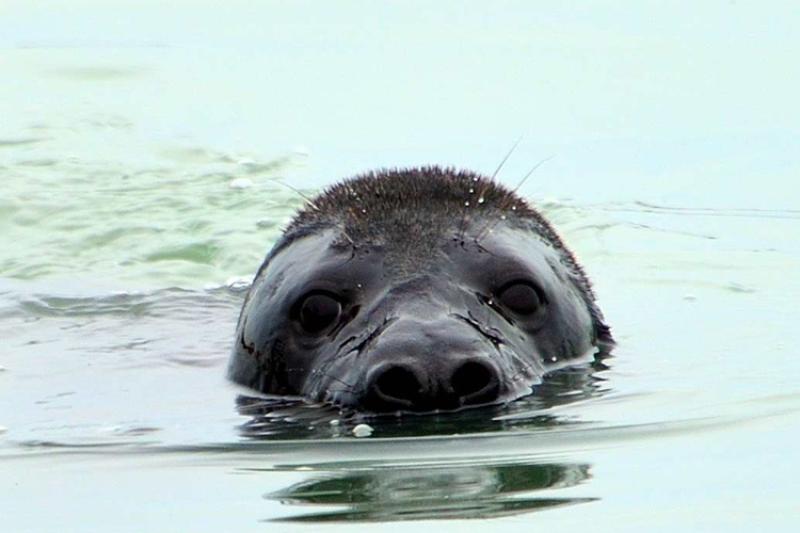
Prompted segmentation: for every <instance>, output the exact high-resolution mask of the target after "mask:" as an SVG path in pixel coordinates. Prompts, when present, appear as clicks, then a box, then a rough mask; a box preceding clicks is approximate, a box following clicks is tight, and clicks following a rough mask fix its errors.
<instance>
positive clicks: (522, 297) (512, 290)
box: [497, 281, 544, 316]
mask: <svg viewBox="0 0 800 533" xmlns="http://www.w3.org/2000/svg"><path fill="white" fill-rule="evenodd" d="M497 298H498V300H499V301H500V303H501V304H503V306H504V307H506V308H507V309H509V310H511V311H512V312H514V313H516V314H518V315H522V316H528V315H533V314H535V313H537V312H540V311H541V310H542V308H543V306H544V298H543V297H542V296H541V295H540V293H539V291H538V290H536V288H535V287H533V286H532V285H530V284H529V283H526V282H524V281H523V282H513V283H509V284H508V285H506V286H505V287H503V288H502V289H500V291H499V294H498V295H497Z"/></svg>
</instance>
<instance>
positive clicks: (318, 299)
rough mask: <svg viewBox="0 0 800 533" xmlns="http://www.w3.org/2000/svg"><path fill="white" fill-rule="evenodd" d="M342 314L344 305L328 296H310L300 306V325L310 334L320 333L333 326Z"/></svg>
mask: <svg viewBox="0 0 800 533" xmlns="http://www.w3.org/2000/svg"><path fill="white" fill-rule="evenodd" d="M341 312H342V304H341V303H339V302H338V301H337V300H336V299H335V298H333V297H332V296H329V295H327V294H320V293H316V294H310V295H308V296H306V298H305V299H304V300H303V303H302V304H300V313H299V318H300V324H301V325H302V326H303V329H305V330H306V331H308V332H309V333H319V332H321V331H322V330H324V329H325V328H327V327H328V326H330V325H331V324H333V323H334V322H335V321H336V319H337V318H339V315H340V314H341Z"/></svg>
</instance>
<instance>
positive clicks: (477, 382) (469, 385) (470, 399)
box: [450, 361, 500, 405]
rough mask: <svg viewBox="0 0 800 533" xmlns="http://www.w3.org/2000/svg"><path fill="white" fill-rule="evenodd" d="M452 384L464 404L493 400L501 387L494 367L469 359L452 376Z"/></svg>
mask: <svg viewBox="0 0 800 533" xmlns="http://www.w3.org/2000/svg"><path fill="white" fill-rule="evenodd" d="M450 385H451V386H452V388H453V392H455V394H456V395H458V396H459V397H460V398H461V403H462V405H467V404H478V403H488V402H491V401H493V400H495V399H496V398H497V396H498V392H499V389H500V383H499V381H498V379H497V373H496V372H495V370H494V368H492V367H491V366H490V365H488V364H486V363H482V362H480V361H467V362H465V363H464V364H462V365H461V366H459V367H458V368H457V369H456V370H455V372H453V375H452V376H451V378H450Z"/></svg>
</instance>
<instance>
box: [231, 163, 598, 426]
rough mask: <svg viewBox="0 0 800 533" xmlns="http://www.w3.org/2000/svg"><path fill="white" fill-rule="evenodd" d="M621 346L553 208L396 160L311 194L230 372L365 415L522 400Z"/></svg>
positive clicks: (244, 330)
mask: <svg viewBox="0 0 800 533" xmlns="http://www.w3.org/2000/svg"><path fill="white" fill-rule="evenodd" d="M611 346H613V339H612V337H611V333H610V330H609V327H608V326H607V325H606V324H605V322H604V319H603V316H602V313H601V312H600V310H599V308H598V307H597V305H596V301H595V296H594V294H593V292H592V288H591V285H590V283H589V280H588V278H587V276H586V274H585V273H584V271H583V269H582V268H581V267H580V265H579V264H578V262H577V261H576V259H575V257H574V256H573V254H572V253H571V252H570V251H569V249H567V247H566V246H565V245H564V243H563V242H562V240H561V239H560V238H559V236H558V235H557V234H556V232H555V231H554V230H553V228H552V226H551V225H550V224H549V223H548V222H547V221H546V220H545V219H544V217H543V216H542V215H541V214H540V213H539V212H537V211H536V210H535V209H534V208H533V207H531V206H530V205H529V204H528V203H527V202H525V201H524V200H523V199H522V198H520V197H519V196H518V195H516V194H515V193H514V192H513V191H511V190H509V189H507V188H505V187H503V186H501V185H500V184H498V183H496V182H495V181H493V180H492V179H489V178H487V177H484V176H481V175H478V174H475V173H472V172H468V171H456V170H453V169H444V168H439V167H423V168H411V169H403V170H381V171H376V172H372V173H368V174H365V175H361V176H358V177H355V178H351V179H348V180H344V181H342V182H340V183H338V184H336V185H333V186H331V187H330V188H328V189H326V190H325V191H324V192H322V193H321V194H320V195H319V196H317V197H316V198H313V199H312V200H310V201H309V202H308V204H307V205H306V207H305V208H303V209H302V210H301V211H299V212H298V213H297V215H296V216H295V217H294V219H293V220H292V221H291V222H290V223H289V225H288V227H287V228H286V230H285V232H284V233H283V235H282V236H281V237H280V239H279V240H278V241H277V242H276V243H275V245H274V247H273V248H272V250H271V251H270V252H269V253H268V255H267V257H266V259H265V260H264V262H263V264H262V265H261V267H260V268H259V269H258V272H257V273H256V276H255V278H254V281H253V284H252V286H251V288H250V290H249V292H248V293H247V296H246V298H245V301H244V304H243V306H242V311H241V314H240V316H239V321H238V325H237V329H236V340H235V345H234V348H233V353H232V356H231V359H230V363H229V368H228V375H229V378H230V379H231V380H233V381H234V382H236V383H238V384H240V385H244V386H246V387H250V388H252V389H255V390H257V391H259V392H261V393H266V394H270V395H299V396H303V397H305V398H307V399H308V400H311V401H318V402H328V403H332V404H335V405H339V406H342V407H348V408H353V409H356V410H358V411H362V412H373V413H389V412H403V411H413V412H432V411H446V410H457V409H461V408H465V407H473V406H479V405H486V404H493V403H500V402H508V401H511V400H513V399H516V398H519V397H521V396H524V395H527V394H530V393H531V392H532V391H534V390H535V388H536V386H537V385H539V384H541V383H542V379H543V377H544V376H545V375H546V374H547V373H549V372H552V371H554V370H557V369H560V368H563V367H565V366H570V365H575V364H585V363H587V362H589V361H591V360H592V358H593V356H595V355H596V354H598V353H606V352H607V351H608V350H609V349H610V348H611Z"/></svg>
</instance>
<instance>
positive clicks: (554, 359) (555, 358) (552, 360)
mask: <svg viewBox="0 0 800 533" xmlns="http://www.w3.org/2000/svg"><path fill="white" fill-rule="evenodd" d="M556 361H558V357H556V356H555V355H554V356H553V357H551V358H550V362H551V363H555V362H556Z"/></svg>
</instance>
